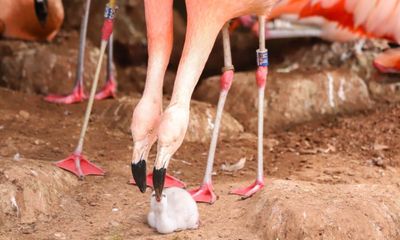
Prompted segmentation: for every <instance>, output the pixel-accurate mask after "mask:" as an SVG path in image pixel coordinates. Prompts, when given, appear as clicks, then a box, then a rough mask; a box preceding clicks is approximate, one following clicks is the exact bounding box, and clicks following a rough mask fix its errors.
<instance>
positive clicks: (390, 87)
mask: <svg viewBox="0 0 400 240" xmlns="http://www.w3.org/2000/svg"><path fill="white" fill-rule="evenodd" d="M397 80H400V78H397ZM368 87H369V90H370V93H371V96H372V97H373V99H374V100H376V101H384V102H390V103H396V102H400V83H399V82H397V83H385V82H377V81H370V82H369V83H368Z"/></svg>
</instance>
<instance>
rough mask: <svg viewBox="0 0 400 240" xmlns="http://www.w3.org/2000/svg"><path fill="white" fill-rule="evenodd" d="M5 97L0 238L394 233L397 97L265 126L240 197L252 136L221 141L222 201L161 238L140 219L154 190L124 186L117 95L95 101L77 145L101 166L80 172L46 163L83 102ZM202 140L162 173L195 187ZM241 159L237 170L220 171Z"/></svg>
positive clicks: (66, 146)
mask: <svg viewBox="0 0 400 240" xmlns="http://www.w3.org/2000/svg"><path fill="white" fill-rule="evenodd" d="M0 99H1V100H0V136H1V141H0V159H1V161H2V164H1V166H0V180H1V184H2V186H3V187H2V191H3V194H2V197H0V198H2V199H1V201H0V203H1V204H2V205H1V206H2V211H1V212H0V213H2V215H0V222H1V223H3V224H2V227H0V236H1V237H0V238H1V239H399V238H400V233H399V230H398V229H400V202H399V201H398V199H399V198H398V197H399V194H400V193H399V190H400V175H399V173H398V171H399V167H400V164H399V163H400V156H399V150H398V149H399V148H398V146H399V142H398V140H397V136H399V131H400V130H399V129H400V128H399V124H400V123H399V117H400V106H399V105H380V106H379V107H378V108H377V109H376V110H372V111H368V112H365V113H359V114H357V115H354V116H340V117H335V118H332V119H328V120H325V121H322V122H315V123H309V124H305V125H302V126H298V127H296V128H293V129H291V130H290V131H284V132H277V133H273V134H270V135H268V136H266V138H265V142H266V144H265V149H264V150H265V163H266V166H265V170H266V175H267V177H266V186H265V188H264V190H263V191H262V192H261V193H259V194H257V195H256V196H254V197H253V198H252V199H248V200H245V201H240V200H239V199H238V198H237V197H236V196H231V195H228V192H229V190H230V189H231V188H232V187H234V186H243V185H246V184H249V183H250V182H252V181H253V179H254V176H255V168H256V161H255V156H256V147H255V146H256V138H255V136H254V135H252V134H247V133H243V134H241V136H239V137H238V138H235V139H221V140H220V142H219V146H218V152H217V155H216V164H215V170H216V171H215V173H216V175H215V176H214V186H215V189H216V193H217V194H218V196H219V199H218V201H217V202H216V203H215V204H214V205H208V204H199V207H200V215H201V227H200V229H199V230H196V231H186V232H180V233H176V234H171V235H167V236H160V235H158V234H157V233H155V232H154V231H153V230H152V229H150V228H149V227H148V226H147V224H146V213H147V211H148V200H149V194H150V191H148V192H147V193H146V194H140V193H139V191H138V189H137V188H136V187H134V186H131V185H129V184H128V181H129V179H130V178H131V173H130V168H129V162H130V158H131V137H130V136H129V134H127V133H125V132H122V131H120V130H118V129H112V128H110V127H109V124H107V123H106V122H105V120H104V119H101V118H99V117H98V114H97V113H99V112H101V111H99V110H100V109H101V108H104V107H105V106H107V104H110V102H112V101H115V100H107V101H103V102H96V104H95V109H94V114H93V116H92V119H91V123H90V129H89V133H88V136H87V139H86V145H85V150H84V151H85V154H86V155H87V156H88V158H89V159H91V160H92V161H93V162H95V163H97V164H98V165H100V166H102V167H103V168H104V169H106V171H107V173H106V176H104V177H87V178H86V179H85V181H78V180H76V179H75V177H73V176H71V175H70V174H69V173H67V172H64V171H62V170H58V169H57V168H56V167H54V165H52V163H53V162H54V161H57V160H60V159H63V158H64V157H66V156H68V155H69V154H70V153H71V152H72V151H73V149H74V146H75V144H76V142H77V137H78V134H79V126H80V124H81V121H82V119H81V116H82V114H83V111H84V107H85V105H84V104H78V105H72V106H57V105H49V104H47V103H45V102H44V101H42V99H41V98H40V97H39V96H33V95H26V94H22V93H18V92H13V91H9V90H6V89H0ZM207 148H208V146H207V144H200V143H184V144H183V146H182V147H181V148H180V150H179V151H178V153H177V154H176V155H175V156H174V159H173V161H172V164H171V168H170V169H169V172H170V173H171V174H173V175H174V176H176V177H178V178H180V179H182V180H184V181H185V182H187V183H188V185H189V188H192V187H196V186H198V184H199V183H200V182H201V179H202V174H203V171H204V168H205V163H206V157H207V156H206V155H207ZM154 157H155V153H154V151H153V153H152V155H151V159H152V160H153V159H154ZM242 157H245V158H246V159H247V163H246V166H245V168H244V169H242V170H240V171H239V172H235V173H226V172H223V171H221V170H220V166H221V164H223V163H225V162H228V163H234V162H237V161H238V160H239V159H240V158H242ZM13 197H14V203H15V204H13V203H12V202H13V201H12V199H13ZM15 205H16V206H15ZM382 206H385V207H382ZM389 213H390V214H389ZM304 214H306V215H304ZM299 216H300V217H299ZM305 216H308V217H307V218H306V217H305ZM327 219H328V220H327ZM352 219H353V220H352ZM372 220H373V222H371V221H372ZM372 226H373V227H372ZM366 236H367V238H365V237H366ZM369 237H371V238H369Z"/></svg>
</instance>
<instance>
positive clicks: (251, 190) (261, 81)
mask: <svg viewBox="0 0 400 240" xmlns="http://www.w3.org/2000/svg"><path fill="white" fill-rule="evenodd" d="M259 22H260V26H259V27H260V37H259V40H260V48H259V50H258V51H257V53H258V65H259V67H258V69H257V73H256V80H257V86H258V144H257V145H258V146H257V150H258V151H257V152H258V156H257V162H258V166H257V178H256V181H255V182H254V183H253V184H252V185H250V186H249V187H245V188H240V189H235V190H233V191H231V194H236V195H240V196H242V198H243V199H246V198H249V197H251V196H253V194H255V193H256V192H258V191H260V190H261V189H262V188H263V187H264V176H263V160H264V158H263V139H264V137H263V134H264V92H265V84H266V81H267V74H268V55H267V54H268V51H267V50H266V48H265V32H264V31H261V29H265V16H260V17H259ZM260 55H261V56H260Z"/></svg>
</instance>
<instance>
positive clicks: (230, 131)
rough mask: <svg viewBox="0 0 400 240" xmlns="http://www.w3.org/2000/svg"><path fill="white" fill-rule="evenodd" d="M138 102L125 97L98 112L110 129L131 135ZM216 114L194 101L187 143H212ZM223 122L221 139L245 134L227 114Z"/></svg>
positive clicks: (108, 103)
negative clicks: (133, 113)
mask: <svg viewBox="0 0 400 240" xmlns="http://www.w3.org/2000/svg"><path fill="white" fill-rule="evenodd" d="M138 101H139V98H137V97H131V98H128V97H124V98H120V99H117V100H116V101H109V102H104V103H102V104H103V106H102V108H101V109H102V110H101V112H98V115H99V118H100V119H105V122H107V124H109V126H110V127H114V128H115V127H117V128H119V129H121V130H122V131H124V132H126V133H129V134H130V124H131V120H132V112H133V109H134V106H135V105H136V104H137V103H138ZM167 104H168V100H165V101H164V107H166V106H167ZM215 114H216V109H215V107H213V106H211V105H210V104H207V103H202V102H198V101H192V103H191V111H190V122H189V127H188V131H187V133H186V136H185V141H189V142H208V141H210V139H211V133H212V129H213V122H214V118H215ZM222 122H223V123H224V124H223V125H222V126H221V131H220V138H232V137H237V136H238V134H240V133H242V132H243V126H242V125H241V124H240V123H239V122H238V121H237V120H236V119H234V118H233V117H232V116H231V115H230V114H229V113H227V112H225V113H224V114H223V117H222Z"/></svg>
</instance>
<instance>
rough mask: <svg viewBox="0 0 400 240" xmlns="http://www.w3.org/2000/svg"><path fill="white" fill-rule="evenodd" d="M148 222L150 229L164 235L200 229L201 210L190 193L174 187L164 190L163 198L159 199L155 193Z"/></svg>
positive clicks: (152, 197)
mask: <svg viewBox="0 0 400 240" xmlns="http://www.w3.org/2000/svg"><path fill="white" fill-rule="evenodd" d="M147 222H148V224H149V225H150V227H152V228H155V229H156V230H157V231H158V232H159V233H163V234H166V233H172V232H174V231H181V230H185V229H197V228H198V227H199V210H198V209H197V204H196V202H195V201H194V200H193V198H192V196H190V194H189V193H188V192H186V191H185V190H183V189H181V188H177V187H172V188H168V189H166V190H164V191H163V193H162V195H161V198H158V197H157V196H156V194H155V193H154V192H153V194H152V196H151V199H150V212H149V214H148V215H147Z"/></svg>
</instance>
